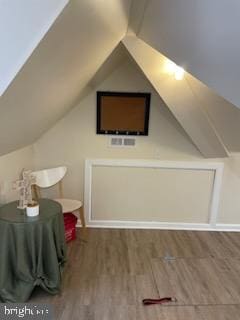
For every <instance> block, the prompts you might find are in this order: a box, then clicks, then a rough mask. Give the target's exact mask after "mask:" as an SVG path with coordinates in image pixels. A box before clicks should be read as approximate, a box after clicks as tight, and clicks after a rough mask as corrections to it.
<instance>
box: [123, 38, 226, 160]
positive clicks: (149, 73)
mask: <svg viewBox="0 0 240 320" xmlns="http://www.w3.org/2000/svg"><path fill="white" fill-rule="evenodd" d="M123 44H124V45H125V47H126V49H127V50H128V51H129V53H130V55H131V56H132V57H133V58H134V60H135V61H136V63H137V64H138V66H139V67H140V68H141V70H142V71H143V73H144V74H145V76H146V77H147V78H148V80H149V81H150V82H151V83H152V85H153V87H154V88H155V90H156V91H157V92H158V94H159V95H160V96H161V97H162V99H163V100H164V102H165V103H166V104H167V106H168V108H169V109H170V110H171V112H172V113H173V115H174V116H175V118H176V119H177V120H178V121H179V123H180V124H181V125H182V127H183V128H184V130H185V131H186V132H187V134H188V135H189V137H190V138H191V139H192V141H193V143H194V144H195V145H196V147H197V148H198V149H199V151H200V152H201V153H202V154H203V155H204V156H205V157H206V158H212V157H214V158H215V157H226V156H228V152H227V150H226V148H225V146H224V144H223V142H222V140H221V138H220V136H219V135H218V134H217V133H216V130H215V128H214V126H213V125H212V123H211V122H210V121H209V119H208V117H207V116H206V114H205V112H204V111H203V110H202V108H201V107H200V104H199V101H198V99H196V97H195V95H194V94H193V92H192V90H191V88H190V87H189V85H188V82H187V81H186V79H183V80H182V81H176V80H175V78H174V77H172V76H170V75H169V74H167V73H166V72H165V63H166V61H167V59H166V57H164V56H163V55H161V54H160V53H159V52H158V51H156V50H154V49H153V48H152V47H150V46H149V45H147V44H146V43H145V42H143V41H142V40H140V39H139V38H137V37H136V36H127V37H125V38H124V39H123Z"/></svg>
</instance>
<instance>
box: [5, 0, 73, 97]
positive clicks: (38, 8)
mask: <svg viewBox="0 0 240 320" xmlns="http://www.w3.org/2000/svg"><path fill="white" fill-rule="evenodd" d="M68 1H69V0H41V1H32V0H24V2H23V1H19V0H11V1H9V0H0V43H1V54H0V75H1V76H0V96H1V95H2V94H3V92H4V91H5V90H6V88H7V87H8V85H9V84H10V82H11V81H12V80H13V79H14V77H15V76H16V74H17V73H18V71H19V70H20V68H21V67H22V66H23V64H24V63H25V62H26V60H27V59H28V58H29V56H30V54H31V53H32V52H33V50H34V49H35V47H36V46H37V45H38V43H39V42H40V41H41V39H42V38H43V36H44V35H45V34H46V32H47V31H48V29H49V28H50V27H51V25H52V24H53V22H54V21H55V19H56V18H57V17H58V15H59V14H60V12H61V11H62V9H63V8H64V7H65V5H66V4H67V3H68Z"/></svg>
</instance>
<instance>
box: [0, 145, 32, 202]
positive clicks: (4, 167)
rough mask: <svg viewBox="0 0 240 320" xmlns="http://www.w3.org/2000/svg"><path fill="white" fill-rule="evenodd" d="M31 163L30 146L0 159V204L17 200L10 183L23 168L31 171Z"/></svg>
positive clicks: (16, 194) (16, 193)
mask: <svg viewBox="0 0 240 320" xmlns="http://www.w3.org/2000/svg"><path fill="white" fill-rule="evenodd" d="M33 162H34V161H33V147H32V146H28V147H25V148H23V149H20V150H17V151H14V152H11V153H9V154H7V155H4V156H2V157H0V204H4V203H6V202H9V201H13V200H16V199H18V191H16V190H13V188H12V183H13V181H15V180H17V179H18V178H19V175H20V173H21V170H22V169H23V168H24V169H30V170H31V169H33Z"/></svg>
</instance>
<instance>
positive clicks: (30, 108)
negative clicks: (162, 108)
mask: <svg viewBox="0 0 240 320" xmlns="http://www.w3.org/2000/svg"><path fill="white" fill-rule="evenodd" d="M13 2H17V1H13ZM13 2H12V5H13ZM26 2H27V3H28V5H27V3H26V4H25V5H26V7H27V8H28V10H27V11H26V13H25V12H24V10H23V8H24V6H22V7H21V10H19V12H20V13H21V14H22V15H23V17H24V14H25V15H26V23H25V24H23V28H22V29H21V28H20V27H19V28H20V29H19V28H18V25H17V22H19V26H21V25H22V22H23V20H22V19H20V17H19V19H18V20H16V21H15V24H14V27H13V26H11V28H5V29H4V32H1V31H0V41H1V43H2V44H4V51H3V52H4V56H3V54H2V55H0V71H2V70H3V71H4V72H2V74H4V77H2V78H1V79H0V91H1V92H2V93H3V94H2V96H1V97H0V155H1V154H5V153H8V152H10V151H13V150H15V149H17V148H20V147H23V146H25V145H28V144H31V143H33V142H34V141H35V140H36V139H38V138H39V137H40V136H41V135H42V133H44V132H45V131H46V130H48V129H49V128H50V127H51V126H52V125H53V124H54V123H55V122H56V121H57V120H58V119H60V118H61V117H63V116H64V114H65V113H66V112H68V110H70V109H71V108H72V107H73V106H74V104H75V103H76V101H78V100H79V99H81V97H83V96H84V95H86V94H87V93H88V92H89V90H91V89H92V87H94V85H96V83H99V82H101V81H102V79H103V78H104V77H105V76H106V74H107V73H109V72H111V70H113V69H114V68H115V67H116V65H117V64H119V63H120V61H121V60H122V59H123V58H124V56H126V55H127V54H129V56H130V57H131V58H132V59H133V60H134V61H135V62H136V64H137V65H138V66H139V68H140V69H141V70H142V72H143V73H144V74H145V76H146V77H147V78H148V80H149V81H150V82H151V84H152V85H153V87H154V88H155V89H156V91H157V92H158V93H159V94H160V95H161V97H162V98H163V100H164V101H165V103H166V104H167V106H168V107H169V108H170V110H171V111H172V113H173V114H174V116H175V117H176V118H177V120H178V121H179V123H180V124H181V125H182V127H183V128H184V129H185V131H186V132H187V133H188V135H189V137H190V138H191V139H192V141H193V142H194V143H195V145H196V146H197V148H198V149H199V150H200V151H201V152H202V154H203V155H205V156H206V157H225V156H227V155H228V152H229V151H230V152H232V151H235V152H238V151H240V142H239V139H238V134H239V133H240V132H239V131H240V129H239V127H240V126H239V123H240V110H239V109H238V108H236V106H240V90H238V83H239V81H238V77H240V72H239V71H240V70H238V69H239V64H238V65H234V64H235V63H237V62H238V61H237V60H238V56H239V54H240V45H239V44H238V42H237V41H236V39H237V38H236V34H238V33H239V31H240V30H239V29H240V27H239V26H238V24H237V23H236V19H237V15H238V13H239V12H240V10H239V9H240V4H237V2H236V1H234V0H228V1H225V0H224V1H221V4H219V3H218V2H217V1H216V0H213V1H207V0H196V1H193V2H189V1H187V0H151V1H149V0H132V1H131V0H71V1H69V2H68V1H67V0H48V1H46V0H44V1H42V2H41V3H42V7H41V8H40V7H39V8H37V7H36V6H35V7H33V8H32V10H31V4H32V1H30V0H26ZM67 2H68V4H67V5H66V3H67ZM225 2H226V3H228V4H229V6H228V7H225ZM214 4H215V10H213V8H214V6H213V5H214ZM12 5H9V1H7V0H2V2H1V1H0V9H4V10H5V11H4V14H5V19H4V20H1V19H0V26H1V27H3V26H5V27H6V25H7V24H8V23H9V19H7V14H10V15H11V14H12V16H11V17H12V20H13V17H14V15H17V10H16V9H17V7H14V10H15V11H14V10H12V11H11V10H10V9H11V8H12ZM65 5H66V6H65ZM1 6H2V7H1ZM64 6H65V7H64ZM238 7H239V8H238ZM63 8H64V9H63ZM40 9H41V10H40ZM236 9H238V10H236ZM61 10H62V12H61ZM37 11H39V12H40V14H39V15H38V14H37ZM224 11H225V15H224ZM50 12H51V14H50ZM60 12H61V14H60V15H59V16H58V18H57V19H56V20H55V18H56V15H57V13H60ZM2 13H3V11H2ZM31 13H32V16H31ZM34 14H35V15H36V17H35V16H34ZM223 15H224V17H225V20H226V19H227V20H228V21H227V23H223V21H225V20H223ZM30 17H31V19H30ZM0 18H1V12H0ZM32 23H33V26H34V28H35V29H34V28H33V29H32V30H34V32H31V33H29V32H27V31H28V30H29V28H30V26H31V24H32ZM51 23H53V24H52V26H51V28H50V29H49V27H50V24H51ZM24 26H25V29H24ZM1 30H3V29H1ZM30 30H31V29H30ZM47 30H48V32H47V33H46V35H45V36H44V37H43V35H44V33H45V32H46V31H47ZM23 34H24V35H25V37H23V36H22V35H23ZM35 34H37V35H38V40H39V41H40V40H41V39H42V37H43V39H42V40H41V41H40V42H39V44H38V46H36V44H37V43H36V41H37V40H36V37H35V38H34V39H31V35H35ZM15 39H16V40H17V41H16V43H15V49H16V48H17V50H16V51H14V45H13V42H14V40H15ZM121 40H122V43H123V45H121V44H120V43H121ZM18 45H19V47H17V46H18ZM34 48H35V50H34ZM31 50H32V51H33V50H34V51H33V52H32V54H31V56H30V57H29V58H28V56H29V55H30V53H31ZM8 52H9V57H8ZM163 54H164V55H165V56H167V57H168V58H170V59H172V60H174V61H175V62H176V63H178V64H179V65H182V66H184V67H185V69H186V70H187V71H188V73H187V75H186V77H185V80H184V81H183V82H180V81H179V82H176V81H175V82H174V81H172V80H171V79H170V78H169V75H166V74H165V75H164V74H163V72H162V71H161V70H162V69H161V68H162V63H163V60H164V59H165V57H164V56H163ZM109 56H111V63H109V59H108V57H109ZM3 57H4V59H3ZM24 58H25V60H26V59H27V58H28V59H27V60H26V63H25V64H24V62H25V60H24ZM107 59H108V63H105V61H106V60H107ZM21 64H24V66H23V67H22V68H21ZM18 70H20V71H19V72H18ZM98 70H99V71H98ZM17 72H18V73H17ZM16 73H17V75H16V76H15V74H16ZM158 76H159V78H158ZM198 79H200V80H201V81H199V80H198ZM5 80H6V81H5ZM239 80H240V79H239ZM9 83H10V85H9ZM203 83H204V84H203ZM206 85H207V86H206ZM210 88H213V89H214V90H215V91H213V90H212V89H210ZM173 91H175V92H178V93H179V97H180V96H181V99H177V98H176V97H177V96H176V95H175V96H174V95H173V94H172V92H173ZM216 92H217V93H218V94H217V93H216ZM0 94H1V93H0ZM223 97H225V99H224V98H223ZM227 100H228V101H227ZM230 102H233V103H234V104H235V105H233V104H232V103H230Z"/></svg>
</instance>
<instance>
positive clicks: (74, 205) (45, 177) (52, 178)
mask: <svg viewBox="0 0 240 320" xmlns="http://www.w3.org/2000/svg"><path fill="white" fill-rule="evenodd" d="M66 172H67V168H66V167H57V168H51V169H45V170H40V171H34V172H32V174H33V175H34V176H35V178H36V184H35V186H36V187H35V188H34V189H35V190H34V191H35V193H36V197H37V198H40V197H41V195H40V189H42V188H49V187H52V186H54V185H57V184H58V187H59V198H57V199H54V200H55V201H57V202H59V203H60V204H61V206H62V211H63V213H67V212H73V213H76V212H79V218H80V221H81V224H82V227H83V228H85V227H86V224H85V218H84V213H83V204H82V202H81V201H79V200H72V199H65V198H64V197H63V187H62V179H63V178H64V176H65V174H66Z"/></svg>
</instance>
